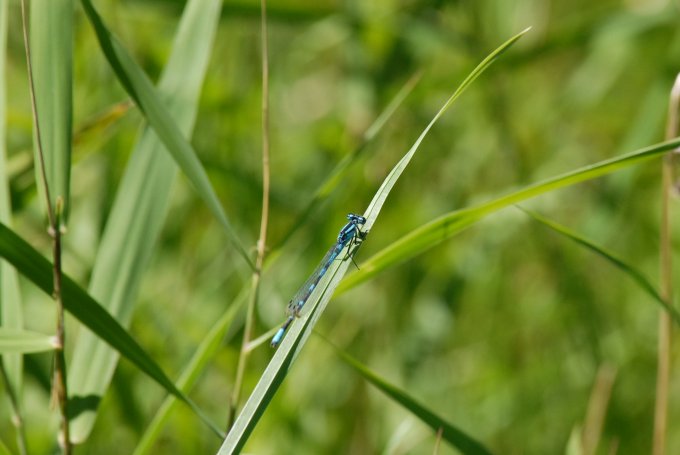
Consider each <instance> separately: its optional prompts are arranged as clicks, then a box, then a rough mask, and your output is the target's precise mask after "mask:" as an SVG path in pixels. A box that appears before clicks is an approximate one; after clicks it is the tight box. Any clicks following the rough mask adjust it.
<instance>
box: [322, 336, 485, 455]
mask: <svg viewBox="0 0 680 455" xmlns="http://www.w3.org/2000/svg"><path fill="white" fill-rule="evenodd" d="M335 351H336V352H337V353H338V355H339V356H340V357H341V358H342V359H343V360H344V361H345V362H346V363H347V364H348V365H349V366H351V367H352V368H354V369H355V370H356V371H357V372H358V373H359V374H361V376H363V377H364V378H365V379H366V380H367V381H368V382H370V383H371V384H373V385H374V386H375V387H377V388H378V389H380V390H381V391H382V392H383V393H385V394H386V395H387V396H389V397H390V398H392V399H393V400H394V401H396V402H397V403H399V404H401V405H402V406H403V407H405V408H406V409H408V410H409V411H411V413H413V415H415V416H416V417H418V418H419V419H420V420H422V421H423V422H425V423H426V424H427V425H428V426H429V427H430V428H432V430H433V431H434V432H435V433H437V432H438V431H440V430H441V435H442V437H443V438H444V440H445V441H447V442H448V443H450V444H451V445H452V446H454V447H455V448H456V449H458V450H460V452H461V453H464V454H467V455H490V454H491V452H489V450H487V449H486V448H485V447H484V446H483V445H482V444H481V443H480V442H478V441H476V440H475V439H474V438H472V437H471V436H468V435H467V434H465V433H464V432H463V431H461V430H459V429H458V428H456V427H455V426H453V425H451V424H450V423H448V422H447V421H446V420H444V419H443V418H441V417H440V416H438V415H437V414H435V413H434V412H432V411H430V410H429V409H428V408H427V407H425V406H423V405H422V404H420V403H418V401H417V400H416V399H414V398H413V397H411V396H410V395H409V394H408V393H406V392H405V391H403V390H401V389H399V388H398V387H396V386H394V385H393V384H390V383H389V382H387V381H386V380H385V379H383V378H381V377H380V376H378V375H377V374H375V373H374V372H373V371H371V370H370V369H369V368H367V367H366V366H365V365H363V364H362V363H360V362H359V361H358V360H356V359H355V358H353V357H351V356H350V355H349V354H347V353H346V352H344V351H342V350H340V349H337V348H335Z"/></svg>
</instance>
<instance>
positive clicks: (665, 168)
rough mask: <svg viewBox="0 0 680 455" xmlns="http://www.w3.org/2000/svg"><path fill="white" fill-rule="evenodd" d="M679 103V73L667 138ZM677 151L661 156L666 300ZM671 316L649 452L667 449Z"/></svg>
mask: <svg viewBox="0 0 680 455" xmlns="http://www.w3.org/2000/svg"><path fill="white" fill-rule="evenodd" d="M679 107H680V74H679V75H678V77H677V78H676V79H675V84H673V88H672V90H671V95H670V100H669V103H668V122H667V124H666V138H667V139H672V138H674V137H677V135H678V108H679ZM675 153H677V151H674V152H673V153H669V154H668V155H666V156H664V159H663V163H662V180H661V182H662V183H661V187H662V188H661V231H660V234H659V237H660V238H659V244H660V258H661V269H660V272H661V296H662V297H663V298H664V300H666V301H667V302H672V301H673V259H672V245H671V220H670V207H669V205H670V197H671V193H672V192H673V191H674V190H673V167H674V164H675V162H676V161H677V159H678V157H677V156H675ZM670 363H671V316H670V314H669V313H668V311H666V310H662V311H661V313H659V341H658V353H657V376H656V403H655V408H654V440H653V443H652V453H653V454H654V455H663V454H664V453H665V452H666V432H667V429H668V390H669V381H670V368H671V365H670Z"/></svg>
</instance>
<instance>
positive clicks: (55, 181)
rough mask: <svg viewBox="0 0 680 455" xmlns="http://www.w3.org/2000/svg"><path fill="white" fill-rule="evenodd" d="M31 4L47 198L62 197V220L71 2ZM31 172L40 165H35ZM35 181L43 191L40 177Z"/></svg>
mask: <svg viewBox="0 0 680 455" xmlns="http://www.w3.org/2000/svg"><path fill="white" fill-rule="evenodd" d="M30 6H31V9H30V15H31V19H30V22H31V61H32V64H33V80H34V83H35V102H36V108H37V115H38V119H39V120H40V138H41V142H42V149H43V150H42V153H43V156H44V160H45V175H46V178H47V184H48V185H49V189H50V196H51V197H52V201H50V203H51V204H52V205H53V206H54V205H56V200H57V198H61V199H62V201H63V203H64V212H63V215H62V217H61V221H62V224H65V223H66V220H67V217H68V212H69V207H70V202H69V186H70V185H69V181H70V176H71V127H72V122H73V100H72V95H71V92H72V87H71V85H72V79H73V78H72V72H73V71H72V68H73V63H72V62H73V14H74V8H73V6H74V3H73V0H32V1H31V5H30ZM37 153H39V152H38V148H37V147H34V154H35V156H36V159H35V162H36V163H39V162H40V159H39V158H38V157H37ZM35 172H36V173H40V172H42V171H41V170H40V168H39V167H38V166H35ZM36 175H38V174H36ZM36 181H37V182H38V187H39V188H40V190H41V191H44V188H42V186H43V184H42V178H36ZM41 200H43V201H46V200H47V199H46V198H45V197H42V198H41Z"/></svg>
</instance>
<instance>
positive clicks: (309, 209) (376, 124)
mask: <svg viewBox="0 0 680 455" xmlns="http://www.w3.org/2000/svg"><path fill="white" fill-rule="evenodd" d="M421 77H422V72H417V73H416V74H414V75H413V76H411V77H410V78H409V80H408V81H406V83H405V84H404V86H403V87H402V88H401V89H400V90H399V92H397V94H396V95H395V96H394V98H392V100H391V101H390V102H389V103H388V104H387V106H386V107H385V109H384V110H383V111H382V112H381V113H380V115H378V117H376V119H375V120H374V121H373V123H372V124H371V125H370V126H369V127H368V128H367V129H366V132H365V133H364V135H363V137H362V139H361V143H360V144H359V145H358V146H357V147H356V148H355V149H354V150H353V151H352V152H351V153H349V154H347V155H345V156H344V157H343V158H342V160H340V162H339V163H338V164H337V165H336V166H335V168H333V170H332V171H331V172H330V174H329V175H328V177H326V179H324V181H323V182H322V183H321V185H319V187H318V188H317V190H316V191H315V192H314V196H312V199H311V200H310V201H309V202H308V203H307V205H306V206H305V208H304V209H303V210H302V212H301V213H300V215H299V216H298V217H297V219H296V220H295V222H294V223H293V225H292V226H291V228H290V229H289V230H288V231H287V232H286V233H285V234H284V235H283V237H281V240H280V241H279V242H278V244H277V245H276V246H275V247H274V248H273V249H274V250H278V249H279V248H280V247H281V246H283V245H285V244H286V242H287V241H288V240H289V239H290V238H291V237H292V236H293V234H295V232H297V230H298V229H299V228H300V227H301V226H304V225H305V222H306V221H307V220H308V219H309V217H310V216H311V214H312V213H313V212H314V210H315V209H316V208H317V206H318V205H319V204H320V203H321V202H322V201H323V200H324V199H325V198H327V197H328V196H329V195H330V194H331V193H332V192H333V190H335V189H336V188H337V187H338V185H340V183H341V182H342V178H343V176H345V175H346V174H347V172H348V171H349V170H350V169H351V167H350V166H351V165H352V164H353V163H355V162H356V161H357V160H358V159H359V158H360V157H361V156H362V155H363V154H364V152H365V151H366V150H367V149H368V147H369V145H370V144H371V143H372V142H373V140H374V139H375V137H376V136H377V135H378V133H379V132H380V131H381V130H382V129H383V127H384V126H385V125H386V124H387V122H388V121H389V120H390V119H391V118H392V116H393V115H394V113H395V112H396V111H397V109H398V108H399V106H401V104H402V103H403V102H404V100H405V99H406V97H407V96H408V95H409V94H410V93H411V92H412V91H413V89H414V88H415V86H416V85H417V84H418V82H419V81H420V78H421ZM277 257H279V256H278V255H270V256H268V259H269V260H268V263H271V262H272V261H273V260H274V258H277Z"/></svg>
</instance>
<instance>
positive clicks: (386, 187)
mask: <svg viewBox="0 0 680 455" xmlns="http://www.w3.org/2000/svg"><path fill="white" fill-rule="evenodd" d="M529 30H530V28H527V29H525V30H523V31H521V32H519V33H518V34H517V35H515V36H513V37H512V38H510V39H509V40H507V41H506V42H505V43H503V44H501V45H500V46H499V47H498V48H497V49H496V50H494V51H493V52H492V53H490V54H489V55H488V56H487V57H486V58H485V59H484V60H482V62H481V63H480V64H479V65H477V67H476V68H475V69H474V70H472V72H471V73H470V74H469V75H468V76H467V77H466V78H465V79H464V80H463V82H462V83H461V84H460V85H459V86H458V88H457V89H456V91H455V92H453V95H451V97H449V99H448V100H447V101H446V103H444V106H442V108H441V109H439V112H437V114H436V115H435V116H434V118H433V119H432V120H431V121H430V123H429V124H428V125H427V126H426V127H425V129H424V130H423V132H422V133H420V136H418V139H416V142H415V143H414V144H413V145H412V146H411V149H410V150H409V151H408V152H407V153H406V155H404V157H403V158H402V159H401V161H399V163H397V165H396V166H394V168H393V169H392V171H391V172H390V173H389V175H388V176H387V178H386V179H385V180H384V181H383V184H382V185H381V186H380V188H379V189H378V192H377V193H376V194H375V196H374V197H373V200H372V201H371V203H370V204H369V205H368V209H366V213H365V215H364V216H365V217H366V224H365V225H364V229H365V230H366V231H369V230H370V229H371V227H372V226H373V223H374V222H375V219H376V218H377V217H378V213H380V210H381V209H382V206H383V204H384V203H385V200H386V199H387V196H388V195H389V193H390V191H392V188H393V187H394V184H395V183H397V180H398V179H399V177H400V176H401V174H402V172H404V169H406V166H408V163H409V162H410V161H411V158H413V155H414V154H415V153H416V151H417V150H418V148H419V147H420V144H421V143H422V142H423V139H425V136H427V133H428V132H429V131H430V129H431V128H432V127H433V126H434V124H435V123H436V122H437V120H439V118H440V117H441V116H442V115H444V113H445V112H446V111H447V110H448V109H449V108H450V107H451V105H452V104H453V103H454V101H456V100H457V99H458V97H459V96H460V95H462V94H463V92H464V91H465V89H467V88H468V87H469V86H470V84H472V83H473V82H474V81H475V79H477V78H478V77H479V76H480V75H481V74H482V73H483V72H484V71H486V69H487V68H488V67H489V66H491V64H492V63H493V62H494V61H496V59H498V57H500V56H501V54H503V53H504V52H505V51H506V50H508V49H509V48H510V46H512V45H513V44H515V42H516V41H517V40H518V39H520V38H521V37H522V36H524V34H526V33H527V32H528V31H529Z"/></svg>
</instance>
